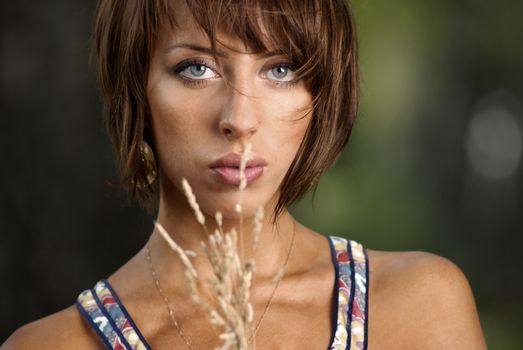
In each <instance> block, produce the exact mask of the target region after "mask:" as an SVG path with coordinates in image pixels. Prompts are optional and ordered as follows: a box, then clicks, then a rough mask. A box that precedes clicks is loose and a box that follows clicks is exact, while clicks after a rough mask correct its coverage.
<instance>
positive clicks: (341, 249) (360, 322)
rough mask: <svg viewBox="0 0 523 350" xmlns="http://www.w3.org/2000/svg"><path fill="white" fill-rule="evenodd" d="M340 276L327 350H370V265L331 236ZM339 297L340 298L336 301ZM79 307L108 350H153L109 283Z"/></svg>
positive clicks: (87, 294) (83, 297) (86, 295)
mask: <svg viewBox="0 0 523 350" xmlns="http://www.w3.org/2000/svg"><path fill="white" fill-rule="evenodd" d="M328 239H329V246H330V251H331V257H332V263H333V265H334V270H335V273H336V278H335V285H334V296H335V297H334V298H333V314H332V324H334V325H336V326H335V327H334V329H333V333H332V335H331V342H330V345H329V347H328V348H327V350H342V349H343V350H348V349H350V350H366V349H367V343H368V340H367V334H368V330H367V325H368V293H367V291H368V288H369V262H368V257H367V253H366V251H365V249H364V248H363V246H362V245H361V244H359V243H357V242H355V241H351V240H347V239H345V238H342V237H336V236H329V237H328ZM336 296H337V297H336ZM76 307H77V309H78V311H79V312H80V313H81V314H82V316H83V317H84V318H85V319H86V321H87V322H88V324H89V325H90V326H91V327H92V328H93V329H94V330H95V331H96V333H97V334H98V335H99V337H100V338H101V340H102V341H103V343H104V344H105V346H106V347H107V348H108V349H116V350H145V349H148V350H150V349H151V347H150V346H149V344H148V343H147V341H146V339H145V337H144V336H143V334H142V333H141V332H140V330H139V329H138V327H137V326H136V324H135V322H134V321H133V319H132V318H131V316H130V315H129V312H127V310H126V309H125V306H124V305H123V304H122V302H121V300H120V298H119V297H118V295H117V294H116V292H115V291H114V289H113V288H112V286H111V285H110V284H109V282H108V281H107V280H105V279H102V280H100V281H99V282H98V283H96V285H95V286H94V287H93V288H91V289H87V290H85V291H83V292H82V293H80V295H79V296H78V299H77V300H76Z"/></svg>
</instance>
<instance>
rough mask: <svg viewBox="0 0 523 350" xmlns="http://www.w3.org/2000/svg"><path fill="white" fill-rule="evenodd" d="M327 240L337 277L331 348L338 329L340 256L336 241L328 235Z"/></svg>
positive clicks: (333, 304)
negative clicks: (335, 246) (335, 245)
mask: <svg viewBox="0 0 523 350" xmlns="http://www.w3.org/2000/svg"><path fill="white" fill-rule="evenodd" d="M327 240H328V241H329V247H330V252H331V259H332V265H333V266H334V272H335V279H334V298H333V300H332V310H333V313H332V321H331V322H332V324H333V325H334V327H333V329H332V334H331V340H330V342H329V347H328V348H327V350H330V348H331V347H332V343H334V337H335V336H336V332H337V331H338V308H339V298H340V268H339V264H338V258H337V256H336V248H334V243H332V239H331V238H330V237H327Z"/></svg>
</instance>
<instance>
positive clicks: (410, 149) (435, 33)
mask: <svg viewBox="0 0 523 350" xmlns="http://www.w3.org/2000/svg"><path fill="white" fill-rule="evenodd" d="M353 6H354V9H355V14H356V22H357V25H358V37H359V49H360V54H359V59H360V65H361V83H362V102H361V107H360V113H359V116H358V118H359V119H358V121H357V125H356V128H355V130H354V133H353V135H352V138H351V141H350V142H349V145H348V147H347V148H346V150H345V152H344V153H343V154H342V155H341V157H340V158H339V160H338V162H337V164H336V165H335V166H334V168H333V169H331V170H330V171H328V172H327V173H326V174H325V175H324V177H323V179H322V181H321V183H320V185H319V186H318V188H317V190H316V191H315V193H314V194H313V193H310V194H309V195H307V196H306V197H305V198H304V199H303V200H302V201H301V202H300V203H298V204H297V205H296V206H295V207H294V209H293V212H294V214H295V215H296V216H297V218H298V219H299V220H300V221H301V222H303V223H304V224H306V225H308V226H310V227H312V228H313V229H315V230H317V231H319V232H322V233H324V234H334V235H341V236H345V237H350V238H351V239H355V240H358V241H360V242H362V243H363V244H364V245H365V246H366V247H367V248H369V249H379V250H424V251H430V252H434V253H436V254H439V255H443V256H445V257H447V258H449V259H451V260H452V261H454V262H455V263H457V264H458V266H460V267H461V268H462V269H463V271H464V272H465V274H466V275H467V277H468V278H469V280H470V282H471V285H472V288H473V291H474V293H475V296H476V300H477V304H478V309H479V312H480V318H481V321H482V326H483V329H484V332H485V335H486V338H487V342H488V344H489V348H491V349H506V350H510V349H514V350H516V349H522V348H523V335H522V333H521V329H523V322H522V321H521V319H520V317H519V315H520V314H521V311H522V305H523V304H522V302H521V290H522V289H521V287H522V283H521V282H520V281H519V276H521V272H520V271H519V266H523V264H522V263H523V261H522V258H521V253H520V252H519V246H520V244H518V243H521V235H520V233H521V232H522V228H523V222H522V215H521V214H522V213H523V201H522V199H523V193H522V168H523V167H522V166H521V164H520V163H521V160H522V157H521V151H520V148H518V149H515V147H516V146H517V145H518V143H517V141H518V140H521V137H520V136H521V134H522V130H523V128H522V126H523V124H522V120H523V114H522V109H521V101H523V84H522V82H523V45H521V38H522V37H523V35H522V34H523V2H521V1H519V0H502V1H498V2H488V1H479V0H478V1H448V0H443V1H431V2H426V1H425V2H423V1H413V0H398V1H394V2H376V1H364V0H363V1H354V2H353ZM485 100H486V101H487V102H488V103H491V104H492V103H494V104H495V105H496V106H497V107H496V108H498V109H499V108H504V109H505V110H507V111H509V112H510V118H512V119H513V121H514V123H512V124H510V125H516V126H519V128H518V130H516V131H514V132H515V133H516V134H515V135H516V136H515V137H516V139H515V143H514V144H515V145H516V146H512V144H511V145H510V147H512V148H509V150H511V151H513V152H516V151H518V150H519V153H517V152H516V153H515V155H516V157H517V162H518V163H517V164H515V170H514V171H512V172H511V173H510V174H509V175H508V176H503V177H499V178H494V179H493V178H488V177H485V176H484V174H482V173H481V172H479V173H478V171H477V169H474V168H473V167H472V166H471V160H470V155H469V154H468V153H467V142H469V139H470V137H469V135H470V133H471V123H472V120H473V119H474V115H475V113H476V112H477V110H478V108H480V107H481V106H483V105H484V104H485V102H484V101H485ZM482 101H483V102H482ZM478 106H480V107H478ZM492 120H493V121H494V125H493V127H492V128H490V129H489V128H487V131H488V130H494V129H495V127H497V125H498V124H499V123H501V121H502V119H501V117H499V118H497V117H496V118H493V119H492ZM496 121H499V123H498V124H496V123H497V122H496ZM511 127H513V126H511ZM498 129H499V130H509V131H510V129H506V128H505V129H503V128H502V125H501V129H500V127H498V128H497V129H496V130H498ZM517 135H520V136H519V139H518V136H517ZM487 136H488V134H487ZM503 136H504V135H503V133H498V134H496V135H494V136H492V140H491V142H490V147H491V148H492V147H493V149H494V150H496V149H498V148H499V147H501V146H503V144H502V142H503V141H504V140H503ZM480 140H483V139H481V138H480ZM519 144H520V143H519ZM480 146H481V145H480ZM496 147H497V148H496ZM482 149H483V148H482ZM491 153H492V152H491ZM489 154H490V153H489ZM494 154H496V153H494ZM503 155H504V153H501V156H503ZM480 165H481V164H480ZM484 165H485V166H487V165H488V163H487V162H486V161H485V164H484ZM480 170H481V169H480ZM494 170H495V169H494ZM313 198H314V200H313Z"/></svg>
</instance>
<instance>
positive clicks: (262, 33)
mask: <svg viewBox="0 0 523 350" xmlns="http://www.w3.org/2000/svg"><path fill="white" fill-rule="evenodd" d="M293 1H294V0H288V1H278V2H270V1H269V2H266V1H247V0H244V1H241V0H237V1H228V2H226V3H225V4H224V3H223V2H219V1H205V0H191V1H186V0H174V1H168V3H169V5H170V6H166V7H164V11H162V12H163V13H162V12H160V13H159V14H158V15H159V18H160V23H162V25H161V26H160V28H159V29H160V33H158V34H159V35H158V37H159V38H160V40H161V41H163V42H164V43H168V42H169V41H173V40H175V41H176V42H178V41H182V40H183V41H191V42H193V43H198V44H207V45H209V44H211V46H212V44H216V47H219V46H225V47H227V48H230V49H232V50H233V51H238V52H242V53H261V52H267V51H282V52H286V53H289V54H290V53H292V51H296V48H297V45H296V43H297V42H300V44H301V45H304V44H305V43H307V42H309V43H310V40H309V41H306V40H302V39H304V36H305V33H306V32H309V33H310V31H309V30H308V28H305V27H307V24H308V23H305V22H303V23H299V22H300V21H296V18H289V16H287V15H288V11H286V10H284V9H282V8H281V9H279V10H278V9H276V10H275V9H271V8H270V7H271V6H274V5H267V4H268V3H269V4H270V3H277V4H278V6H280V7H281V6H283V5H282V3H286V2H293ZM301 1H303V0H301ZM204 5H205V6H204ZM262 6H263V7H262ZM296 16H297V15H296ZM291 17H292V16H291ZM302 19H303V17H302Z"/></svg>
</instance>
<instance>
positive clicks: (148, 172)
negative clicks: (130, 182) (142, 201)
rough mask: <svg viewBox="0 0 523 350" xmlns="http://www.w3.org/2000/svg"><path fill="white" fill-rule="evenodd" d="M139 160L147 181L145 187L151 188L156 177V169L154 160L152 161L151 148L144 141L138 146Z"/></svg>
mask: <svg viewBox="0 0 523 350" xmlns="http://www.w3.org/2000/svg"><path fill="white" fill-rule="evenodd" d="M140 160H141V161H142V166H143V168H144V171H145V178H146V179H147V186H151V185H152V184H153V183H154V181H156V176H157V175H158V172H157V169H156V159H154V153H153V150H152V149H151V146H149V144H148V143H147V142H145V141H142V143H141V145H140ZM140 187H145V186H140Z"/></svg>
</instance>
